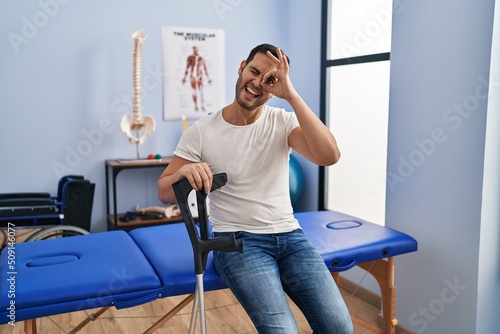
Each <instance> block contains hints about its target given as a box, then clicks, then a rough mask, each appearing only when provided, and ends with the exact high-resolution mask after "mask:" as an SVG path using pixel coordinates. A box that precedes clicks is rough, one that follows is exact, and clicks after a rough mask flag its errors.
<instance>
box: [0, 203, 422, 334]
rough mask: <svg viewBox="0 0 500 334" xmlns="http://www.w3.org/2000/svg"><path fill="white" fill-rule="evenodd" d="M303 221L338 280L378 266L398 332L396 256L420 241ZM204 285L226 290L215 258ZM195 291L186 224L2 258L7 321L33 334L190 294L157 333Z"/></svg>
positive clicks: (336, 218)
mask: <svg viewBox="0 0 500 334" xmlns="http://www.w3.org/2000/svg"><path fill="white" fill-rule="evenodd" d="M295 216H296V218H297V219H298V220H299V222H300V224H301V226H302V228H303V230H304V232H305V233H306V234H307V235H308V236H309V238H310V239H311V241H312V243H313V244H314V245H315V246H316V248H317V249H318V251H319V252H320V253H321V255H322V256H323V258H324V259H325V263H326V265H327V266H328V268H329V269H330V270H331V271H332V273H333V274H334V277H335V276H336V275H337V273H338V272H341V271H344V270H347V269H349V268H352V267H354V266H356V265H357V266H360V267H362V268H365V269H369V268H370V269H371V270H370V271H371V273H372V274H373V275H374V277H375V278H376V279H377V281H378V283H379V285H380V288H381V294H382V303H383V317H384V322H385V332H386V333H394V330H395V325H396V320H395V319H396V318H395V307H396V289H395V287H394V281H393V271H394V264H393V257H394V256H397V255H401V254H405V253H409V252H413V251H416V250H417V242H416V241H415V239H413V238H412V237H410V236H409V235H407V234H404V233H402V232H399V231H396V230H393V229H390V228H388V227H384V226H379V225H375V224H372V223H369V222H366V221H364V220H361V219H358V218H355V217H352V216H349V215H346V214H342V213H339V212H333V211H313V212H301V213H296V214H295ZM203 280H204V289H205V291H213V290H217V289H224V288H226V286H225V285H224V283H223V282H222V281H221V280H220V279H219V278H218V276H217V274H216V273H215V270H214V268H213V262H212V257H211V254H209V255H208V258H207V264H206V271H205V273H204V278H203ZM195 287H196V276H195V272H194V265H193V252H192V249H191V244H190V239H189V235H188V233H187V231H186V227H185V226H184V224H182V223H177V224H169V225H160V226H154V227H144V228H139V229H135V230H132V231H131V232H129V233H127V232H125V231H119V230H117V231H109V232H101V233H94V234H88V235H82V236H74V237H68V238H59V239H50V240H42V241H36V242H27V243H20V244H10V245H8V246H7V247H5V248H4V249H3V251H2V254H1V256H0V323H1V324H8V323H9V322H11V324H14V323H17V322H19V321H25V330H26V332H27V333H36V318H39V317H44V316H50V315H55V314H60V313H68V312H73V311H79V310H85V309H92V308H98V309H99V311H97V312H96V313H95V314H93V315H91V316H89V318H88V319H86V320H84V321H83V322H82V323H81V324H79V325H78V326H76V327H75V329H74V331H75V332H76V331H78V330H79V329H81V328H82V327H83V326H84V325H85V324H86V323H88V322H90V321H91V319H92V318H95V317H97V316H99V315H100V314H102V313H103V312H104V311H105V310H106V309H107V308H109V307H112V306H114V307H116V308H117V309H120V308H128V307H133V306H136V305H141V304H144V303H148V302H151V301H153V300H156V299H159V298H165V297H169V296H177V295H185V294H188V296H187V297H186V299H184V300H183V301H182V302H181V303H180V304H179V305H178V306H176V307H175V308H174V309H172V310H171V311H170V312H169V313H168V314H166V315H165V316H164V317H163V318H162V319H160V320H159V321H158V322H157V323H155V324H154V325H153V326H152V327H151V328H149V329H148V330H147V331H146V333H153V332H154V331H155V330H156V329H158V328H160V327H161V326H162V325H163V324H164V323H165V322H166V321H168V320H169V319H170V318H171V317H173V316H174V315H175V314H176V313H177V312H179V311H180V310H181V309H182V308H183V307H185V306H186V305H187V304H189V303H190V302H191V301H192V300H193V298H194V297H193V293H194V291H195ZM353 320H354V321H355V322H358V320H356V319H355V318H353ZM358 323H360V322H358ZM362 325H363V326H365V327H368V328H370V329H372V330H373V331H375V332H379V333H384V331H382V330H380V329H377V328H372V327H373V326H371V325H369V324H362Z"/></svg>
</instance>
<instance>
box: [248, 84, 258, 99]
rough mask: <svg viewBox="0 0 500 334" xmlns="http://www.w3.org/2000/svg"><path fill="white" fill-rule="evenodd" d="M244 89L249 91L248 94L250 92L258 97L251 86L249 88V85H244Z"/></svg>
mask: <svg viewBox="0 0 500 334" xmlns="http://www.w3.org/2000/svg"><path fill="white" fill-rule="evenodd" d="M245 90H246V91H247V92H249V93H250V94H252V95H253V96H254V97H258V96H259V93H257V92H256V91H255V90H253V89H252V88H250V87H249V86H245Z"/></svg>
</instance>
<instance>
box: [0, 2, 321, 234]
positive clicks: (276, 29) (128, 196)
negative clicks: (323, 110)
mask: <svg viewBox="0 0 500 334" xmlns="http://www.w3.org/2000/svg"><path fill="white" fill-rule="evenodd" d="M296 8H299V9H298V10H297V9H296ZM302 10H304V12H303V13H300V11H302ZM289 12H292V13H294V15H299V16H300V15H311V17H313V18H314V23H311V22H308V21H306V20H295V19H294V20H293V21H291V20H289V16H288V14H290V13H289ZM319 13H320V1H319V0H317V1H314V2H312V3H310V2H309V1H299V0H296V1H292V2H290V3H289V2H288V1H286V0H273V1H266V0H252V1H243V0H238V1H229V0H217V1H216V0H214V1H203V0H184V1H173V0H162V1H159V0H151V1H139V0H124V1H98V0H88V1H70V0H36V1H35V0H29V1H1V2H0V36H3V37H2V38H1V39H0V59H1V62H0V64H1V65H0V66H1V72H2V75H1V76H0V100H1V101H2V119H1V124H2V131H0V159H1V160H2V163H1V164H0V171H1V173H0V192H17V191H46V192H50V193H55V191H56V186H57V181H58V179H59V176H60V175H59V174H58V173H59V172H60V171H61V169H62V170H63V171H64V172H65V173H66V172H67V173H68V174H69V173H71V174H82V175H84V176H85V177H87V178H88V179H90V180H91V181H93V182H95V183H96V192H95V199H94V210H93V222H92V230H93V231H101V230H104V229H105V228H106V218H105V195H104V194H105V188H104V160H105V159H108V158H131V157H132V158H133V157H135V146H134V145H131V144H129V143H128V141H127V139H126V137H125V135H124V134H123V133H122V132H121V130H120V128H119V122H120V119H121V118H122V117H123V115H124V114H130V113H131V109H130V100H131V97H130V96H131V92H132V51H133V40H132V39H131V34H132V33H133V32H134V31H135V30H137V29H138V28H142V29H144V31H145V32H146V34H147V35H148V38H147V40H146V41H145V42H144V43H143V60H142V67H143V82H144V81H146V80H148V83H149V87H148V88H147V89H144V90H143V114H144V115H152V116H153V117H154V118H155V119H156V123H157V127H156V131H155V133H154V134H153V135H152V136H151V137H149V138H148V139H147V140H146V142H145V144H143V145H141V146H140V152H141V155H144V156H145V155H147V154H148V153H155V154H156V153H159V154H162V155H171V154H172V152H173V149H174V148H175V144H176V143H177V139H178V137H179V136H180V134H181V131H182V125H181V123H180V122H164V121H163V120H162V110H163V97H162V96H163V93H162V84H163V83H162V77H161V71H162V66H161V64H162V58H161V57H162V54H161V51H162V45H161V39H160V38H161V34H160V31H161V27H162V26H181V27H202V28H221V29H224V30H225V34H226V55H225V59H226V83H227V87H226V98H227V100H228V101H227V102H230V101H231V100H232V98H233V94H234V83H235V81H236V78H237V69H238V66H239V63H240V61H241V60H243V59H245V58H246V56H247V55H248V52H249V51H250V49H251V48H252V47H254V46H255V45H257V44H260V43H264V42H269V43H274V44H277V45H279V46H280V47H282V48H283V49H284V50H286V51H287V52H288V53H289V54H290V57H291V58H292V62H293V68H294V69H293V75H294V80H297V81H299V80H300V78H301V77H302V74H309V73H311V72H312V73H313V74H312V76H311V75H309V80H308V83H316V84H315V85H309V84H305V83H300V82H297V86H298V88H299V89H300V90H301V93H302V94H303V96H304V98H305V99H306V100H307V101H308V102H309V103H311V104H313V105H316V106H318V105H319V88H318V87H319V54H320V48H319V26H320V22H319V15H320V14H319ZM289 29H290V31H292V32H293V35H291V34H290V31H289ZM310 36H314V38H310ZM302 45H308V46H310V47H311V52H310V54H308V55H306V54H304V53H303V49H302V48H301V46H302ZM309 57H313V59H317V62H318V63H317V64H316V63H311V61H310V59H311V58H309ZM311 68H312V70H310V69H311ZM167 103H168V101H167ZM274 103H276V104H279V103H280V102H279V101H278V102H274ZM318 113H319V111H318ZM89 137H90V138H89ZM89 143H90V145H89ZM305 168H306V169H307V168H313V167H310V166H309V167H308V166H307V164H306V165H305ZM312 171H313V172H312V175H309V173H308V176H307V177H308V181H310V183H311V184H312V185H313V186H312V188H310V187H309V186H308V187H307V189H306V191H307V192H308V194H307V195H305V196H304V197H303V198H304V201H305V204H301V205H300V206H301V208H302V209H308V208H310V209H315V208H316V207H317V172H316V169H314V168H313V169H312ZM160 173H161V169H151V170H140V171H126V172H122V174H120V175H119V176H118V180H119V182H120V183H119V188H118V190H119V211H125V210H131V209H133V208H134V207H135V205H136V204H139V205H141V206H148V205H159V204H160V203H159V202H158V201H157V198H156V179H157V177H158V176H159V174H160ZM315 173H316V174H315ZM127 178H130V179H131V180H130V181H127V182H125V181H124V180H125V179H127ZM315 199H316V200H315Z"/></svg>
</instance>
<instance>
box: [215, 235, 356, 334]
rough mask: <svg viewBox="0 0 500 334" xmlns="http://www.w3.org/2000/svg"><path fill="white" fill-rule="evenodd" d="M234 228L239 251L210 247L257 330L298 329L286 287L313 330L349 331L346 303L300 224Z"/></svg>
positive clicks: (283, 332) (287, 332)
mask: <svg viewBox="0 0 500 334" xmlns="http://www.w3.org/2000/svg"><path fill="white" fill-rule="evenodd" d="M231 234H234V236H235V238H236V239H237V240H243V242H244V244H243V253H238V252H219V251H214V264H215V269H216V270H217V273H218V274H219V276H220V278H221V279H222V280H223V281H224V282H225V283H226V284H227V286H228V287H229V288H230V289H231V291H232V292H233V294H234V295H235V296H236V298H237V299H238V301H239V302H240V304H241V305H242V306H243V308H244V309H245V311H246V312H247V313H248V315H249V317H250V319H251V320H252V322H253V324H254V325H255V327H256V329H257V330H258V332H259V333H260V334H268V333H272V334H278V333H279V334H293V333H298V329H297V324H296V322H295V319H294V317H293V313H292V311H291V309H290V307H289V305H288V302H287V299H286V297H285V294H284V293H283V292H285V293H286V294H287V295H288V296H289V297H290V299H291V300H293V302H294V303H295V304H296V305H297V306H298V307H299V309H300V310H301V311H302V313H303V314H304V316H305V317H306V319H307V321H308V322H309V325H310V326H311V328H312V330H313V333H330V334H333V333H336V334H340V333H342V334H343V333H352V330H353V328H352V322H351V318H350V316H349V312H348V310H347V307H346V305H345V303H344V300H343V299H342V296H341V295H340V292H339V290H338V288H337V285H336V284H335V281H334V280H333V278H332V276H331V274H330V272H329V270H328V268H327V267H326V265H325V262H324V260H323V258H322V257H321V256H320V255H319V253H318V252H317V251H316V249H314V247H313V246H312V244H311V243H310V241H309V240H308V239H307V238H306V236H305V235H304V233H303V232H302V230H295V231H292V232H289V233H280V234H253V233H248V232H234V233H233V232H229V233H226V232H224V233H214V236H215V237H217V236H224V235H231Z"/></svg>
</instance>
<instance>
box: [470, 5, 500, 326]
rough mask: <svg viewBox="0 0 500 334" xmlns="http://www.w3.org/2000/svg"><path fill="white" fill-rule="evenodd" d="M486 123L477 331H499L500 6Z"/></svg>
mask: <svg viewBox="0 0 500 334" xmlns="http://www.w3.org/2000/svg"><path fill="white" fill-rule="evenodd" d="M493 27H494V29H493V43H492V52H491V59H492V61H491V72H490V93H491V94H490V98H489V100H488V118H487V120H488V122H487V124H486V145H485V146H486V147H485V158H484V177H483V196H482V199H483V205H482V209H481V234H480V242H481V244H480V247H479V274H478V282H479V283H478V301H477V304H478V305H477V319H478V322H477V326H476V333H488V332H490V333H493V332H495V333H498V332H500V324H499V322H498V310H499V309H500V284H499V282H500V271H499V268H498V266H499V263H500V242H499V238H500V224H499V222H500V149H499V145H500V113H499V110H500V64H499V62H498V60H499V59H500V6H499V4H498V3H496V6H495V22H494V25H493Z"/></svg>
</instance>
